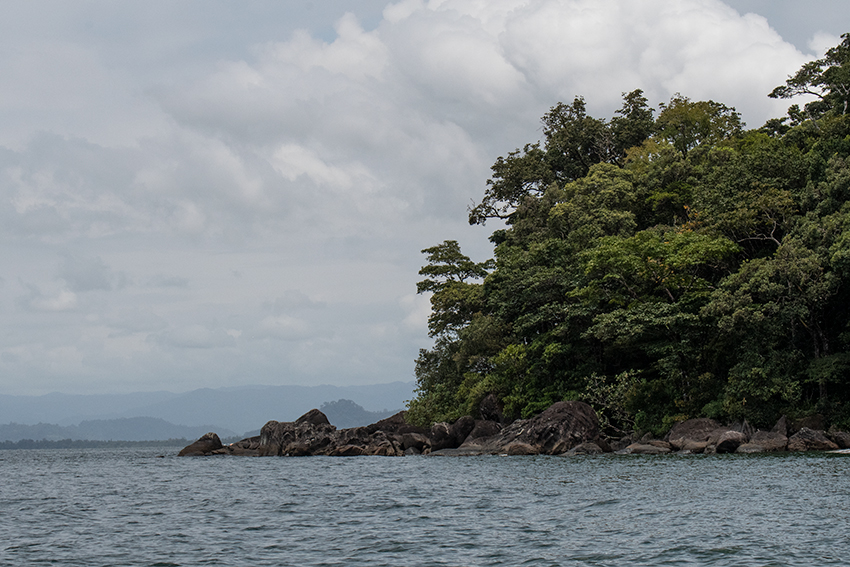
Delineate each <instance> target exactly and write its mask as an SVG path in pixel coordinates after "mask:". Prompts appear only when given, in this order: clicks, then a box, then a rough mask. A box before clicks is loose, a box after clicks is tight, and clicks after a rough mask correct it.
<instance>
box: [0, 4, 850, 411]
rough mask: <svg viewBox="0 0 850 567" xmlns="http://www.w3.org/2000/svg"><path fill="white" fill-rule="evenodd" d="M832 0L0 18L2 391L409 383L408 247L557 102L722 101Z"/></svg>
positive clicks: (814, 39) (126, 9) (747, 116)
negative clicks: (626, 98)
mask: <svg viewBox="0 0 850 567" xmlns="http://www.w3.org/2000/svg"><path fill="white" fill-rule="evenodd" d="M849 14H850V10H846V4H845V3H844V1H843V0H835V1H817V0H815V1H807V2H792V1H790V0H789V1H784V2H783V1H776V0H737V1H729V2H726V3H724V2H721V1H719V0H690V1H688V2H672V1H662V0H628V1H626V0H622V1H617V0H610V1H606V2H599V1H598V0H560V1H556V0H525V1H521V0H432V1H428V2H425V1H422V0H401V1H399V2H387V1H386V0H384V1H375V0H359V1H358V2H351V1H344V0H322V1H321V2H318V1H316V2H310V1H290V0H274V1H271V0H254V1H252V2H224V1H221V0H183V1H181V2H173V1H171V0H167V1H166V0H146V1H145V2H141V1H136V0H128V1H124V2H113V1H111V0H79V1H76V2H66V1H64V0H29V1H27V2H11V1H2V2H0V124H2V127H0V258H2V262H0V394H15V395H38V394H44V393H48V392H54V391H55V392H65V393H126V392H134V391H155V390H169V391H173V392H183V391H189V390H192V389H195V388H202V387H207V388H218V387H237V386H245V385H251V384H269V385H284V384H297V385H317V384H333V385H360V384H376V383H386V382H392V381H397V380H401V381H411V380H413V379H414V374H413V369H414V362H413V361H414V359H415V358H416V356H417V353H418V350H419V349H420V348H427V347H428V346H430V344H431V340H430V339H429V338H428V335H427V317H428V309H429V303H428V297H427V296H421V295H417V294H416V282H417V281H418V279H420V278H419V276H418V274H417V272H418V270H419V268H420V267H421V266H422V264H423V262H424V256H423V255H422V254H421V250H422V249H424V248H427V247H429V246H434V245H436V244H439V243H441V242H442V241H444V240H446V239H454V240H458V241H459V242H460V243H461V246H462V248H463V251H464V252H465V253H466V254H467V255H469V256H471V257H472V258H473V259H474V260H477V261H481V260H484V259H486V258H489V257H490V256H491V254H492V246H491V245H490V243H489V242H488V240H487V237H488V236H489V234H490V233H491V232H492V230H493V229H494V227H493V226H490V225H487V226H484V227H481V226H475V227H471V226H469V225H468V223H467V207H468V206H469V205H471V204H474V203H475V202H477V201H479V200H480V199H481V197H482V195H483V192H484V189H485V187H486V180H487V178H488V177H489V173H490V166H491V165H492V164H493V163H494V162H495V161H496V158H497V157H498V156H501V155H506V154H507V153H508V152H510V151H512V150H513V149H515V148H517V147H521V146H523V145H524V144H525V143H528V142H534V141H536V140H538V139H539V138H540V136H541V127H540V117H541V116H542V115H543V114H544V113H545V112H546V111H547V110H548V109H549V108H550V107H552V106H553V105H554V104H556V103H557V102H559V101H565V102H570V101H572V99H573V98H574V97H575V96H577V95H580V96H583V97H584V98H585V99H586V101H587V106H588V110H589V112H590V113H591V114H592V115H594V116H597V117H600V118H609V117H611V116H612V114H613V112H614V111H615V110H616V109H617V108H619V106H620V102H621V94H622V93H623V92H628V91H631V90H634V89H636V88H641V89H643V90H644V92H645V94H646V96H647V97H648V98H649V99H650V101H651V103H652V104H653V106H657V104H658V103H661V102H665V101H668V100H669V99H670V97H671V96H672V95H673V94H675V93H677V92H678V93H682V94H683V95H685V96H688V97H690V98H691V99H694V100H701V99H713V100H716V101H719V102H723V103H725V104H727V105H730V106H735V107H736V108H737V110H738V111H740V112H741V113H742V116H743V119H744V120H745V122H746V123H747V125H748V126H750V127H758V126H760V125H761V124H763V123H764V122H765V120H767V119H768V118H771V117H776V116H781V115H783V114H784V112H785V110H786V108H787V106H788V104H789V102H788V101H774V100H771V99H768V98H767V96H766V95H767V93H768V92H770V91H771V90H772V89H773V87H775V86H777V85H780V84H782V83H783V82H784V80H785V78H786V77H787V76H788V75H789V74H791V73H793V72H795V71H796V70H797V69H798V68H799V67H800V66H801V65H802V64H803V63H804V62H806V61H808V60H811V59H814V58H816V57H818V56H820V55H822V54H823V51H824V50H825V49H826V48H828V47H831V46H834V45H836V44H837V43H838V42H839V36H840V34H841V33H843V32H845V31H850V15H849Z"/></svg>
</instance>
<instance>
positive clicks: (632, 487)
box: [0, 448, 850, 567]
mask: <svg viewBox="0 0 850 567" xmlns="http://www.w3.org/2000/svg"><path fill="white" fill-rule="evenodd" d="M178 449H179V448H175V449H174V450H173V451H164V450H163V449H162V448H158V449H96V450H95V449H92V450H67V449H57V450H14V451H0V482H2V484H0V565H3V566H6V565H14V566H22V565H42V564H56V565H86V566H89V567H91V566H105V565H144V566H151V567H152V566H176V565H180V566H183V565H231V566H235V565H239V566H241V565H246V566H260V565H275V566H279V565H292V566H331V565H334V566H358V565H363V566H366V565H368V566H371V567H375V566H393V567H398V566H419V565H421V566H440V565H445V566H458V567H460V566H478V565H510V566H520V565H527V566H532V565H533V566H538V565H539V566H573V565H575V566H579V565H581V566H636V565H646V566H660V565H724V566H725V565H728V566H797V565H799V566H803V565H805V566H824V565H844V566H846V565H848V564H850V529H848V528H850V456H848V455H831V454H824V453H818V454H814V453H806V454H783V455H711V456H701V455H693V456H670V455H667V456H645V455H619V456H618V455H602V456H581V457H578V456H577V457H568V458H565V457H498V456H487V457H402V458H394V457H352V458H326V457H307V458H235V457H212V458H177V457H176V456H175V455H176V452H177V450H178ZM162 455H164V457H162Z"/></svg>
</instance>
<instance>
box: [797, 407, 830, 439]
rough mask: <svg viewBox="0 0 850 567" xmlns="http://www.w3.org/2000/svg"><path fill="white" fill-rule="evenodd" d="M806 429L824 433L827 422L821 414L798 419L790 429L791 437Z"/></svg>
mask: <svg viewBox="0 0 850 567" xmlns="http://www.w3.org/2000/svg"><path fill="white" fill-rule="evenodd" d="M804 428H805V429H811V430H813V431H823V430H824V429H826V420H825V419H824V417H823V416H822V415H820V414H819V413H817V414H814V415H809V416H806V417H803V418H801V419H798V420H796V421H795V422H794V423H793V424H792V425H791V427H790V432H791V436H793V435H795V434H796V433H798V432H800V431H801V430H802V429H804Z"/></svg>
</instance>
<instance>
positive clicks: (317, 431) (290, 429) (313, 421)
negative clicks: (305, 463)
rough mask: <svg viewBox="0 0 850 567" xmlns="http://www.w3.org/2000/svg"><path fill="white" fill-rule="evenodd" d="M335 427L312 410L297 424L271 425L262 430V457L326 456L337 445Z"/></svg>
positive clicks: (279, 423)
mask: <svg viewBox="0 0 850 567" xmlns="http://www.w3.org/2000/svg"><path fill="white" fill-rule="evenodd" d="M335 433H336V427H334V426H333V425H331V424H330V422H329V421H328V418H327V417H326V416H325V414H323V413H322V412H320V411H319V410H316V409H314V410H310V411H309V412H307V413H305V414H304V415H302V416H301V417H299V418H298V419H296V420H295V421H274V420H272V421H269V422H267V423H266V424H265V425H263V427H262V428H261V429H260V444H259V445H260V446H259V449H258V454H259V455H260V456H291V457H300V456H306V455H320V454H327V451H329V450H331V447H333V446H334V445H336V435H335Z"/></svg>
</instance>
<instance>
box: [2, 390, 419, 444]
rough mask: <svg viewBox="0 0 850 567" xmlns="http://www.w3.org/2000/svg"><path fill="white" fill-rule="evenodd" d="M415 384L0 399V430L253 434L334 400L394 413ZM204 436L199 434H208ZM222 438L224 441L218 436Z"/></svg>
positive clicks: (407, 398)
mask: <svg viewBox="0 0 850 567" xmlns="http://www.w3.org/2000/svg"><path fill="white" fill-rule="evenodd" d="M413 388H414V384H413V382H391V383H388V384H372V385H368V386H326V385H325V386H244V387H238V388H218V389H208V388H205V389H200V390H193V391H191V392H185V393H181V394H175V393H172V392H145V393H134V394H108V395H107V394H102V395H72V394H47V395H44V396H0V424H3V423H7V424H8V423H11V422H14V423H19V424H23V425H36V424H39V423H42V424H45V423H55V424H59V425H63V426H70V425H80V424H81V422H83V421H92V420H110V419H119V418H135V417H152V418H159V419H162V420H165V421H167V422H169V423H171V424H176V425H183V426H192V427H195V426H199V427H200V426H203V427H209V428H211V429H207V430H206V431H210V430H212V431H215V432H216V433H218V434H219V435H222V433H221V432H222V431H225V430H229V431H235V432H239V433H240V434H241V432H246V431H252V430H257V429H259V428H260V427H262V426H263V424H264V423H266V422H267V421H269V420H271V419H274V420H277V421H294V420H295V419H297V418H298V417H299V416H301V415H303V414H304V413H306V412H307V411H309V410H311V409H313V408H319V407H321V406H322V404H323V403H326V402H330V401H332V400H341V399H344V400H350V401H352V402H354V403H355V404H357V405H359V406H361V407H362V408H363V409H364V410H365V411H368V412H384V413H386V412H389V413H390V414H392V413H395V412H396V411H399V410H401V409H403V408H404V407H405V401H406V400H409V399H410V398H412V397H413ZM206 431H204V432H203V433H206ZM222 436H224V435H222Z"/></svg>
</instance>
